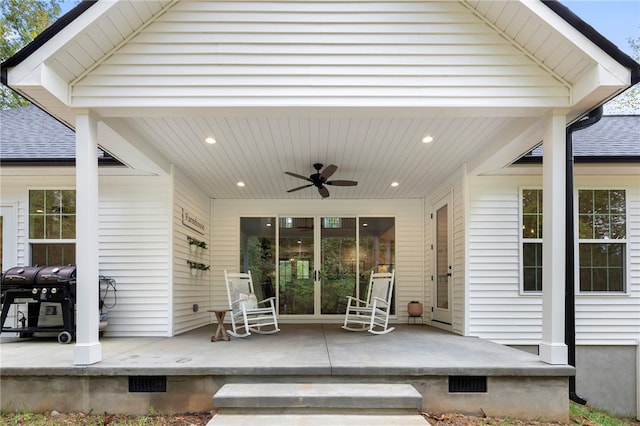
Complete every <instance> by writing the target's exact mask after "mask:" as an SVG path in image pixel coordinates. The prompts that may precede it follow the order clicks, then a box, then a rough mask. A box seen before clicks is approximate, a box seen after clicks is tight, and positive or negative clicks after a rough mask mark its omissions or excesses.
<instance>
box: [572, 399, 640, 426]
mask: <svg viewBox="0 0 640 426" xmlns="http://www.w3.org/2000/svg"><path fill="white" fill-rule="evenodd" d="M569 416H570V417H571V420H573V421H575V422H576V423H577V424H579V425H583V424H585V423H586V424H594V423H595V424H597V425H599V426H629V425H637V424H638V423H637V422H636V421H634V420H633V419H631V418H627V419H625V418H620V417H617V416H615V415H613V414H611V413H608V412H606V411H603V410H597V409H595V408H591V407H589V406H588V405H579V404H575V403H573V402H572V403H571V405H570V406H569Z"/></svg>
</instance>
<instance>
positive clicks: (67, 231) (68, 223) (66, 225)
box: [61, 215, 76, 239]
mask: <svg viewBox="0 0 640 426" xmlns="http://www.w3.org/2000/svg"><path fill="white" fill-rule="evenodd" d="M61 219H62V238H63V239H74V238H75V237H76V217H75V215H70V216H68V215H62V218H61Z"/></svg>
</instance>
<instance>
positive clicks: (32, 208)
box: [29, 191, 44, 214]
mask: <svg viewBox="0 0 640 426" xmlns="http://www.w3.org/2000/svg"><path fill="white" fill-rule="evenodd" d="M29 213H30V214H44V191H29Z"/></svg>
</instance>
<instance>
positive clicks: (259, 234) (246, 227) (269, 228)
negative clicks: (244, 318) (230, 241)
mask: <svg viewBox="0 0 640 426" xmlns="http://www.w3.org/2000/svg"><path fill="white" fill-rule="evenodd" d="M275 224H276V220H275V218H274V217H243V218H240V263H241V267H240V268H241V270H242V271H245V272H246V271H251V277H252V278H253V285H254V287H255V289H254V290H255V292H256V296H257V297H258V299H259V300H263V299H266V298H268V297H274V296H275V295H276V290H275V283H276V264H275V250H276V240H275V239H276V226H275ZM288 271H289V274H290V273H291V269H290V265H289V269H288ZM280 272H281V273H283V271H282V270H281V271H280ZM284 272H285V273H286V271H284Z"/></svg>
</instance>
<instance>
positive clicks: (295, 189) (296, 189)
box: [287, 183, 313, 192]
mask: <svg viewBox="0 0 640 426" xmlns="http://www.w3.org/2000/svg"><path fill="white" fill-rule="evenodd" d="M310 186H313V184H312V183H310V184H309V185H302V186H299V187H297V188H293V189H290V190H288V191H287V192H293V191H299V190H301V189H305V188H308V187H310Z"/></svg>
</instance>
